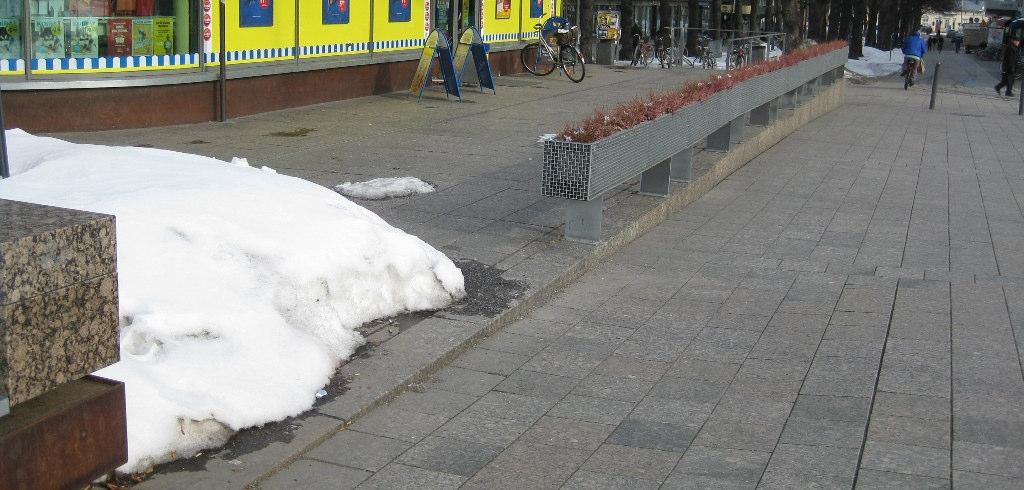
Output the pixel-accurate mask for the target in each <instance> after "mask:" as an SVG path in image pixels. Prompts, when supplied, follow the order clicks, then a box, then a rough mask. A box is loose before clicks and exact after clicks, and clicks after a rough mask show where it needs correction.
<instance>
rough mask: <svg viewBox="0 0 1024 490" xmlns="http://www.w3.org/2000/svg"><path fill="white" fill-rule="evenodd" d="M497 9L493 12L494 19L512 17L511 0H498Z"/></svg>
mask: <svg viewBox="0 0 1024 490" xmlns="http://www.w3.org/2000/svg"><path fill="white" fill-rule="evenodd" d="M497 3H498V11H497V12H496V13H495V14H494V18H495V19H511V18H512V0H498V2H497Z"/></svg>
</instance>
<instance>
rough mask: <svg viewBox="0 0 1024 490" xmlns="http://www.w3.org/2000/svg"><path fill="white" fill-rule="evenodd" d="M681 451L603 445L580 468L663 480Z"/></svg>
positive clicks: (611, 444) (609, 473)
mask: <svg viewBox="0 0 1024 490" xmlns="http://www.w3.org/2000/svg"><path fill="white" fill-rule="evenodd" d="M680 456H682V452H681V451H679V452H673V451H663V450H657V449H650V448H641V447H631V446H622V445H617V444H614V443H610V444H603V445H602V446H601V447H600V448H599V449H598V450H597V451H596V452H595V453H594V454H593V456H591V457H590V459H588V460H587V462H586V463H585V464H584V465H583V467H582V468H581V469H582V470H583V471H588V472H591V473H600V474H607V475H616V476H625V477H630V478H640V479H645V480H654V481H662V480H664V479H665V477H667V476H668V475H669V473H671V472H672V468H674V467H675V466H676V463H677V462H678V461H679V458H680Z"/></svg>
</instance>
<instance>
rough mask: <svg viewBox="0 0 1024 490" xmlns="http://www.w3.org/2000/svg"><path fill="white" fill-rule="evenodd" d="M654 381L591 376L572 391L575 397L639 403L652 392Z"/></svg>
mask: <svg viewBox="0 0 1024 490" xmlns="http://www.w3.org/2000/svg"><path fill="white" fill-rule="evenodd" d="M652 386H654V381H645V380H641V379H635V378H634V379H630V378H615V377H610V376H603V375H594V374H592V375H590V376H587V377H586V378H584V379H583V381H581V382H580V383H579V384H578V385H576V388H574V389H573V390H572V393H573V394H574V395H581V396H589V397H595V398H608V399H612V400H622V401H631V402H637V401H640V399H641V398H643V397H644V396H645V395H647V392H649V391H651V387H652Z"/></svg>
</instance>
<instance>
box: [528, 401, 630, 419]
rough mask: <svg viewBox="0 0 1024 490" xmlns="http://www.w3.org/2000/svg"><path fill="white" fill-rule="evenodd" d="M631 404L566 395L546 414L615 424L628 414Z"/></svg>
mask: <svg viewBox="0 0 1024 490" xmlns="http://www.w3.org/2000/svg"><path fill="white" fill-rule="evenodd" d="M633 406H634V403H633V402H626V401H619V400H608V399H605V398H594V397H589V396H579V395H568V396H566V397H565V398H564V399H562V400H561V401H560V402H558V404H556V405H555V406H554V407H552V408H551V410H550V411H548V415H550V416H552V417H561V418H567V419H574V420H582V421H585V422H595V423H598V424H616V425H617V424H618V423H619V422H621V421H622V420H624V419H625V418H626V416H627V415H629V412H630V411H631V410H632V409H633Z"/></svg>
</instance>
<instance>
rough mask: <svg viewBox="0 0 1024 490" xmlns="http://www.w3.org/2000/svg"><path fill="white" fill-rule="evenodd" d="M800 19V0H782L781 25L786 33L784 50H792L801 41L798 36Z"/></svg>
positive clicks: (801, 18)
mask: <svg viewBox="0 0 1024 490" xmlns="http://www.w3.org/2000/svg"><path fill="white" fill-rule="evenodd" d="M802 21H803V16H802V15H801V10H800V0H782V27H783V29H784V32H785V33H786V51H792V50H794V49H796V48H797V47H798V46H800V44H802V43H803V39H802V38H801V37H800V25H801V24H803V22H802Z"/></svg>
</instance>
